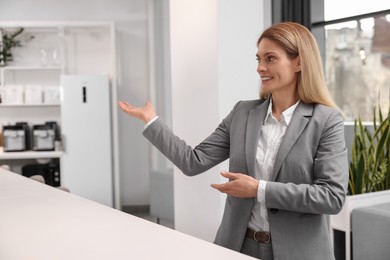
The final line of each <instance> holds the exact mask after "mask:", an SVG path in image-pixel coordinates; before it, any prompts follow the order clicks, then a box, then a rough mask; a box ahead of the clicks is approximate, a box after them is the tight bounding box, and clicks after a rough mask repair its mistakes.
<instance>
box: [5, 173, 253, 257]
mask: <svg viewBox="0 0 390 260" xmlns="http://www.w3.org/2000/svg"><path fill="white" fill-rule="evenodd" d="M0 259H1V260H62V259H63V260H65V259H66V260H78V259H83V260H85V259H93V260H99V259H104V260H108V259H110V260H111V259H112V260H120V259H169V260H172V259H197V260H198V259H223V260H229V259H235V260H240V259H253V258H251V257H248V256H245V255H243V254H240V253H237V252H234V251H232V250H229V249H226V248H223V247H220V246H217V245H214V244H212V243H210V242H206V241H203V240H200V239H197V238H194V237H191V236H189V235H186V234H183V233H180V232H178V231H175V230H172V229H169V228H166V227H163V226H160V225H157V224H155V223H152V222H149V221H146V220H143V219H140V218H137V217H134V216H132V215H129V214H127V213H124V212H121V211H119V210H115V209H113V208H110V207H107V206H104V205H101V204H98V203H95V202H92V201H89V200H87V199H85V198H82V197H79V196H76V195H74V194H71V193H67V192H64V191H61V190H59V189H56V188H53V187H50V186H48V185H45V184H42V183H39V182H36V181H33V180H31V179H28V178H26V177H23V176H21V175H18V174H16V173H12V172H9V171H6V170H3V169H1V168H0Z"/></svg>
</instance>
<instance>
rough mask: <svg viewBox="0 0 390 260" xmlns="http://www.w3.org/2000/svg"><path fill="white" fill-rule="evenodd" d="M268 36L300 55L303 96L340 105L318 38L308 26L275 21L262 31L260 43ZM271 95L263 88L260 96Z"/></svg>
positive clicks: (306, 99) (293, 55)
mask: <svg viewBox="0 0 390 260" xmlns="http://www.w3.org/2000/svg"><path fill="white" fill-rule="evenodd" d="M264 38H267V39H269V40H271V41H273V42H275V43H277V44H278V45H279V46H280V47H282V48H283V49H284V51H285V52H286V53H287V55H288V56H289V57H290V58H291V59H294V58H296V57H298V56H299V58H300V62H301V71H300V73H299V75H298V80H297V88H298V95H299V98H300V100H302V101H303V102H305V103H319V104H323V105H325V106H329V107H333V108H337V105H336V104H335V103H334V101H333V99H332V97H331V95H330V93H329V90H328V88H327V86H326V83H325V79H324V74H323V69H322V63H321V56H320V51H319V49H318V46H317V43H316V40H315V39H314V37H313V35H312V34H311V32H310V31H309V30H308V29H307V28H306V27H304V26H303V25H300V24H298V23H294V22H283V23H278V24H274V25H272V26H271V27H269V28H268V29H266V30H265V31H264V32H263V33H262V34H261V36H260V38H259V39H258V41H257V46H259V44H260V41H261V40H262V39H264ZM268 95H269V93H263V92H262V91H260V98H265V97H267V96H268Z"/></svg>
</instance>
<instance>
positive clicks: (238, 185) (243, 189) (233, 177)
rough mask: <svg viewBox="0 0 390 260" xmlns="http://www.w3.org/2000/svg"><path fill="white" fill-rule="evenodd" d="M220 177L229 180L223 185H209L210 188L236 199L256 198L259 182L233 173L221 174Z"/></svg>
mask: <svg viewBox="0 0 390 260" xmlns="http://www.w3.org/2000/svg"><path fill="white" fill-rule="evenodd" d="M221 175H222V176H223V177H225V178H228V179H230V181H229V182H226V183H223V184H211V187H213V188H214V189H217V190H219V191H220V192H222V193H226V194H228V195H231V196H234V197H238V198H256V197H257V189H258V186H259V181H258V180H256V179H254V178H253V177H251V176H249V175H247V174H242V173H233V172H224V171H223V172H221Z"/></svg>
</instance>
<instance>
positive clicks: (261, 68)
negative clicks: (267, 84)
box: [257, 63, 267, 74]
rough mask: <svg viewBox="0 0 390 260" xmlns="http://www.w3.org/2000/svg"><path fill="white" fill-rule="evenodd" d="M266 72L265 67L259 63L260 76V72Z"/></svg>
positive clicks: (258, 71)
mask: <svg viewBox="0 0 390 260" xmlns="http://www.w3.org/2000/svg"><path fill="white" fill-rule="evenodd" d="M266 70H267V69H266V67H265V66H264V65H262V64H261V63H259V64H258V65H257V73H259V74H260V72H264V71H266Z"/></svg>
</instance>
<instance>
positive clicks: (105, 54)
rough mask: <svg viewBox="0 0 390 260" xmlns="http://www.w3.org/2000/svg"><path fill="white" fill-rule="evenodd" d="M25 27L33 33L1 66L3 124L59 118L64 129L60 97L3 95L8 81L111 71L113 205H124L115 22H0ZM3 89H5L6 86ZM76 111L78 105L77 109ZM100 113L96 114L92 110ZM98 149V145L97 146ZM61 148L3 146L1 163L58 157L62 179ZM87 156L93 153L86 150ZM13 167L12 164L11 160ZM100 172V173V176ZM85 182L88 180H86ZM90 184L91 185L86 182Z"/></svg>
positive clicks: (48, 83)
mask: <svg viewBox="0 0 390 260" xmlns="http://www.w3.org/2000/svg"><path fill="white" fill-rule="evenodd" d="M20 27H23V28H24V32H23V34H25V35H32V36H33V37H34V38H33V39H32V40H30V41H28V42H22V47H16V48H13V49H12V53H13V57H14V60H13V61H12V62H10V63H9V64H6V66H4V67H0V88H1V89H2V91H1V92H0V94H1V95H2V103H0V124H3V125H4V124H14V123H16V122H27V123H29V125H33V124H42V123H44V122H46V121H56V122H58V125H59V127H60V129H61V120H62V119H61V103H60V102H59V103H54V104H53V103H50V104H49V103H45V99H44V98H43V99H42V102H41V103H38V104H36V103H29V104H27V103H25V102H11V103H7V102H4V101H7V100H4V91H6V88H7V86H13V87H15V86H22V88H23V89H24V86H29V85H30V86H31V85H40V86H42V95H43V94H44V89H45V87H55V86H58V88H59V89H60V77H61V75H64V74H65V75H66V74H71V75H74V74H76V75H77V74H92V75H93V74H104V75H108V76H109V80H110V97H111V111H110V113H111V125H112V129H111V133H112V136H111V138H112V146H113V147H112V153H113V154H112V156H111V157H112V160H113V169H112V179H113V185H112V186H113V187H114V189H113V190H114V194H113V207H115V208H117V209H119V208H120V201H119V198H120V196H119V194H120V193H119V161H118V157H119V156H118V127H117V125H118V123H117V122H118V120H117V106H116V100H117V98H116V97H117V90H116V48H115V25H114V23H113V22H110V21H108V22H107V21H80V22H79V21H42V22H40V21H9V22H0V28H3V29H5V30H7V31H10V32H12V31H15V30H16V29H17V28H20ZM1 89H0V90H1ZM75 113H77V111H75ZM91 116H95V115H91ZM96 150H97V151H96V152H98V149H96ZM63 155H64V152H61V151H25V152H4V151H3V149H2V147H0V165H1V163H2V161H6V162H7V163H8V164H10V162H12V164H15V165H17V164H18V163H19V160H20V163H23V162H24V161H25V160H36V159H50V158H54V159H59V161H60V168H61V179H63V177H64V176H65V175H66V174H67V173H66V172H64V169H66V168H64V167H63V165H62V161H61V158H62V157H63ZM86 156H93V155H92V154H91V155H86ZM11 168H12V165H11ZM96 178H99V176H96ZM85 185H88V184H87V183H86V184H85ZM86 188H87V187H86Z"/></svg>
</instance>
